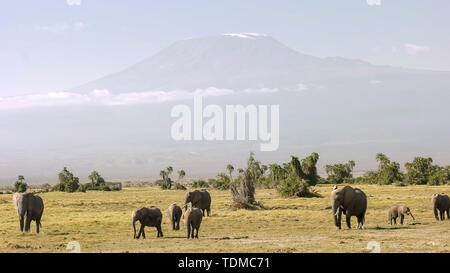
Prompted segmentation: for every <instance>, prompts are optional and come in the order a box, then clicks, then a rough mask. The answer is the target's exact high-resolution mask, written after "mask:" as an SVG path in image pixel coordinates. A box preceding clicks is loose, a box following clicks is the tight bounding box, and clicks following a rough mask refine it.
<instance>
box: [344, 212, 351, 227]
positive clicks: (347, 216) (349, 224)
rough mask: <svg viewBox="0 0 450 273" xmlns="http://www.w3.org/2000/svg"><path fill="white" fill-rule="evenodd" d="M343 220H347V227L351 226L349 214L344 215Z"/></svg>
mask: <svg viewBox="0 0 450 273" xmlns="http://www.w3.org/2000/svg"><path fill="white" fill-rule="evenodd" d="M345 221H346V222H347V227H348V228H349V229H350V228H352V225H351V216H350V214H347V215H345Z"/></svg>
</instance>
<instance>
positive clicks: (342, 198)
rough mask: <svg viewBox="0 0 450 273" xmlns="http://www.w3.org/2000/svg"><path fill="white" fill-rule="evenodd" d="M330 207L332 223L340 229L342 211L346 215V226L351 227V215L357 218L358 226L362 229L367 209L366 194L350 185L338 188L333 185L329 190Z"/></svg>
mask: <svg viewBox="0 0 450 273" xmlns="http://www.w3.org/2000/svg"><path fill="white" fill-rule="evenodd" d="M331 207H332V211H333V214H334V224H335V225H336V226H337V227H338V228H339V229H341V217H342V213H344V214H345V216H346V222H347V227H348V228H351V224H350V223H351V221H350V220H351V217H352V216H356V217H357V219H358V228H359V229H364V219H365V214H366V209H367V197H366V194H365V193H364V192H363V191H362V190H360V189H358V188H355V189H354V188H352V187H350V186H344V187H342V188H338V187H337V186H335V187H334V188H333V191H332V192H331Z"/></svg>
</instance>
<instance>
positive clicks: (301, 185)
mask: <svg viewBox="0 0 450 273" xmlns="http://www.w3.org/2000/svg"><path fill="white" fill-rule="evenodd" d="M277 191H278V193H279V194H280V195H281V196H283V197H292V196H298V197H319V196H320V195H319V194H318V193H316V192H314V191H311V190H310V189H309V183H308V182H307V181H306V180H304V179H299V178H297V177H295V176H289V177H288V178H286V179H284V180H282V181H280V183H279V184H278V187H277Z"/></svg>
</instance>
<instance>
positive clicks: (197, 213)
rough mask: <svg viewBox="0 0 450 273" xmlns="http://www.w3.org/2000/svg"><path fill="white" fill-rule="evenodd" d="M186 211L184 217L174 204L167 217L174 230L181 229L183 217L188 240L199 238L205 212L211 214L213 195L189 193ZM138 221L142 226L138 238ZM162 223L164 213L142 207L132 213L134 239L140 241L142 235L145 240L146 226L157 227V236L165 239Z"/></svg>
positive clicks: (186, 200) (202, 191) (153, 208)
mask: <svg viewBox="0 0 450 273" xmlns="http://www.w3.org/2000/svg"><path fill="white" fill-rule="evenodd" d="M189 203H191V207H189V208H188V204H189ZM184 209H185V212H184V215H183V210H182V209H181V208H180V207H179V206H178V205H177V204H172V205H170V206H169V208H168V209H167V216H168V217H169V220H170V222H171V224H172V229H173V230H179V229H180V220H181V217H182V216H183V218H184V224H185V226H186V229H187V238H188V239H189V238H198V231H199V229H200V224H201V223H202V218H203V216H205V211H206V213H207V215H208V216H209V215H210V213H211V195H210V194H209V192H207V191H206V190H195V191H191V192H188V193H187V194H186V198H185V201H184ZM136 221H139V223H140V224H141V226H140V229H139V232H138V234H137V236H136ZM161 223H162V213H161V210H160V209H159V208H157V207H154V206H151V207H150V208H146V207H141V208H138V209H136V210H135V211H133V213H132V225H133V231H134V236H133V238H135V239H139V238H140V237H141V235H142V238H144V239H145V231H144V228H145V227H146V226H148V227H156V230H157V235H156V236H157V237H163V233H162V229H161ZM194 233H195V234H194Z"/></svg>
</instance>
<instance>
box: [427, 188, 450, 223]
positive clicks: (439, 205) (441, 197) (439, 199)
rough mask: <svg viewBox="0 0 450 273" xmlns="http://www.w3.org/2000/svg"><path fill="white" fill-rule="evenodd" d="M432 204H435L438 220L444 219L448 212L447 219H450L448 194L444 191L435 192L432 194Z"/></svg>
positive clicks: (435, 213) (434, 208)
mask: <svg viewBox="0 0 450 273" xmlns="http://www.w3.org/2000/svg"><path fill="white" fill-rule="evenodd" d="M431 204H432V205H433V213H434V217H435V218H436V220H438V221H439V220H441V221H444V219H445V213H446V212H447V219H450V198H449V197H448V195H446V194H444V193H439V194H438V193H435V194H433V195H432V196H431ZM438 212H439V216H438Z"/></svg>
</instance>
